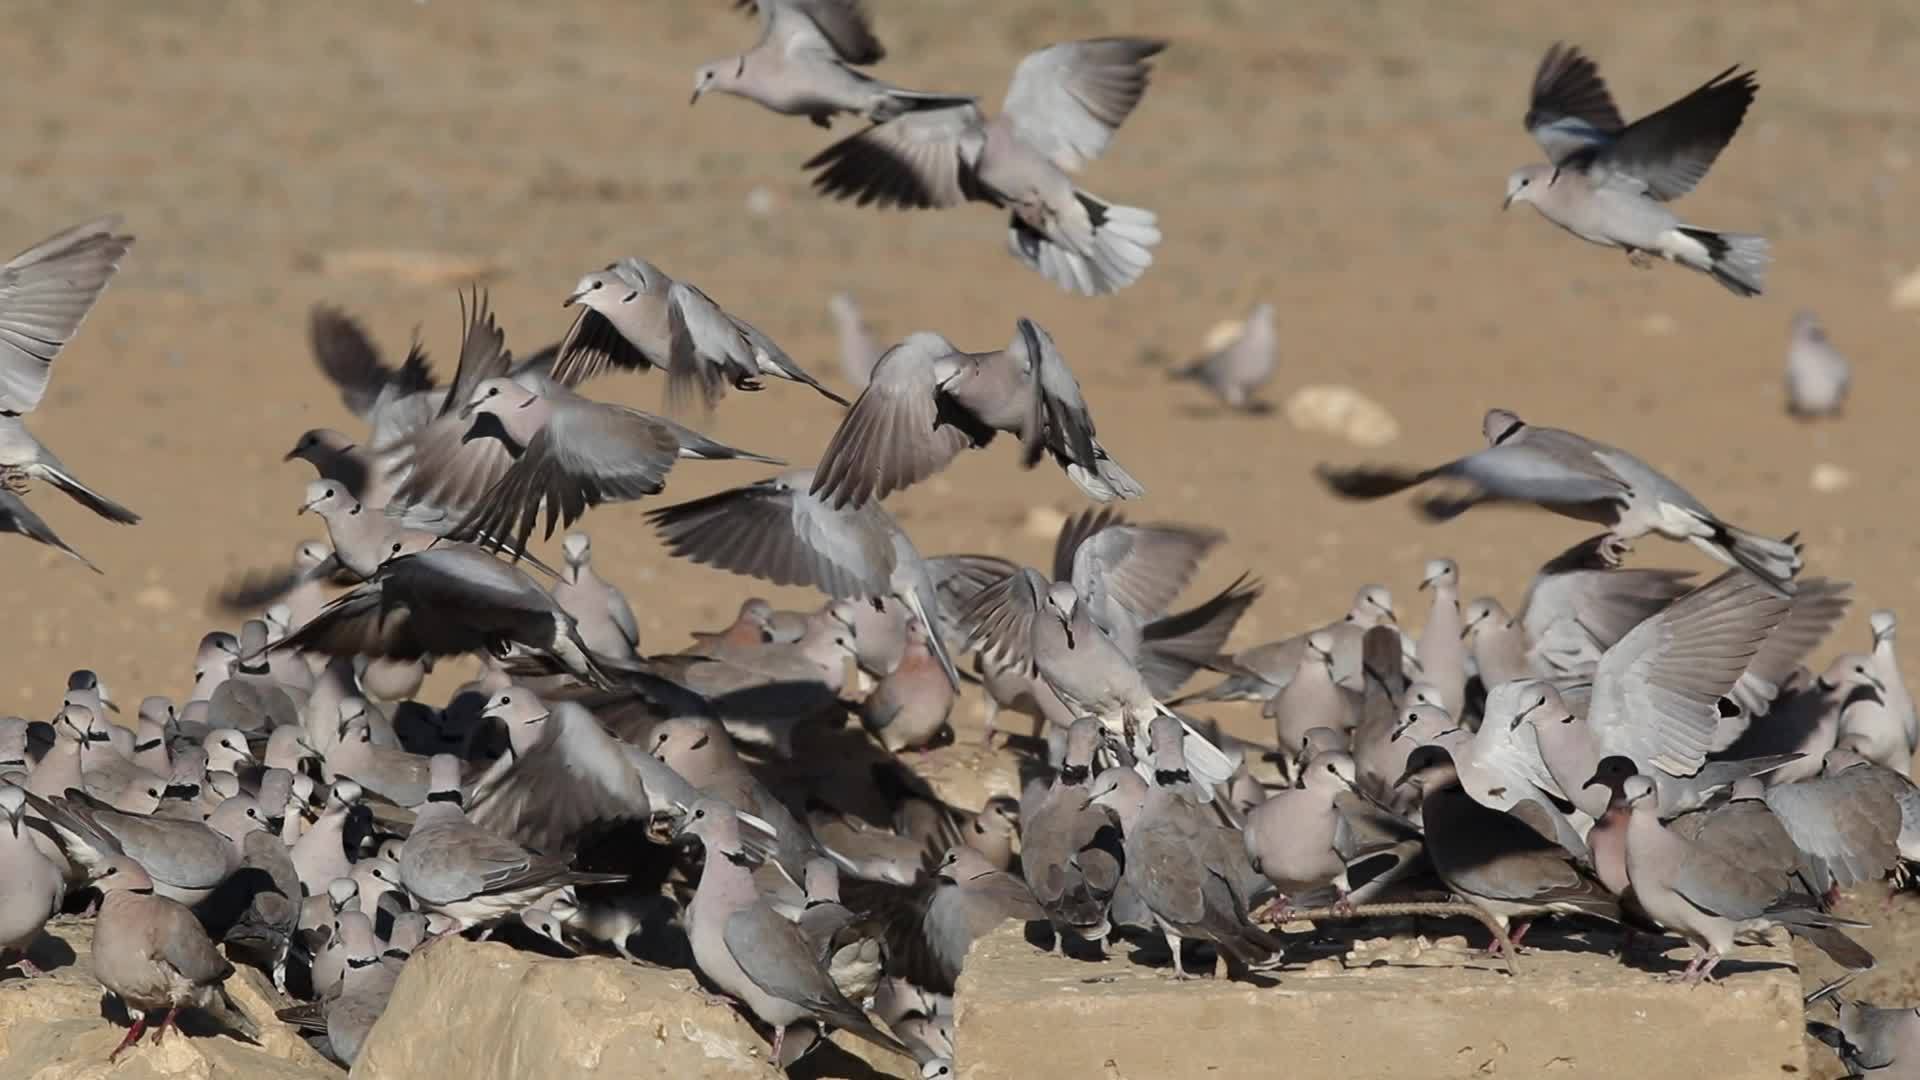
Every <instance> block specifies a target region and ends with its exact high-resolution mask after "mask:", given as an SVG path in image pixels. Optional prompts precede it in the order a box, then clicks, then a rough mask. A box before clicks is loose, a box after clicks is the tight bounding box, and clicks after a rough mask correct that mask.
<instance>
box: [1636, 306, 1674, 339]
mask: <svg viewBox="0 0 1920 1080" xmlns="http://www.w3.org/2000/svg"><path fill="white" fill-rule="evenodd" d="M1679 330H1680V324H1679V323H1678V322H1677V321H1675V320H1674V317H1673V316H1671V315H1668V314H1667V313H1665V312H1662V311H1656V312H1654V313H1653V314H1651V315H1647V316H1645V317H1644V318H1642V319H1641V320H1640V332H1641V333H1643V334H1645V335H1647V336H1648V337H1672V336H1673V335H1674V334H1676V333H1678V332H1679Z"/></svg>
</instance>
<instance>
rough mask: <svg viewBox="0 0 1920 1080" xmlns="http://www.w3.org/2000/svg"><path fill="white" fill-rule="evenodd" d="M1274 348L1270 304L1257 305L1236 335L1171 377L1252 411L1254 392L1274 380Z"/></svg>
mask: <svg viewBox="0 0 1920 1080" xmlns="http://www.w3.org/2000/svg"><path fill="white" fill-rule="evenodd" d="M1275 345H1276V338H1275V336H1274V330H1273V305H1272V304H1260V305H1259V306H1257V307H1255V308H1254V309H1253V313H1252V314H1250V315H1248V316H1247V321H1246V322H1245V323H1244V324H1243V325H1242V326H1241V327H1240V334H1239V336H1237V337H1235V338H1234V339H1233V340H1232V341H1231V342H1229V343H1227V344H1226V345H1225V346H1224V347H1222V348H1220V349H1218V350H1215V351H1214V352H1211V353H1208V354H1207V355H1206V356H1203V357H1201V358H1200V359H1199V360H1198V361H1196V362H1194V363H1193V364H1191V365H1189V366H1187V367H1184V368H1181V369H1179V370H1178V371H1175V372H1174V373H1173V374H1174V377H1175V378H1178V379H1186V380H1189V381H1191V382H1197V383H1199V384H1201V385H1202V386H1205V387H1206V388H1207V389H1208V390H1211V391H1213V395H1214V396H1215V397H1217V398H1219V399H1220V400H1221V401H1222V402H1224V403H1225V404H1226V405H1228V406H1229V407H1231V408H1235V409H1245V410H1249V411H1251V410H1253V409H1254V408H1255V407H1256V405H1257V402H1256V401H1255V400H1254V396H1253V395H1254V393H1255V391H1257V390H1259V389H1260V388H1261V387H1262V386H1265V385H1266V383H1267V380H1269V379H1271V378H1273V373H1274V370H1275V368H1276V367H1278V364H1277V363H1276V362H1275V360H1274V349H1275Z"/></svg>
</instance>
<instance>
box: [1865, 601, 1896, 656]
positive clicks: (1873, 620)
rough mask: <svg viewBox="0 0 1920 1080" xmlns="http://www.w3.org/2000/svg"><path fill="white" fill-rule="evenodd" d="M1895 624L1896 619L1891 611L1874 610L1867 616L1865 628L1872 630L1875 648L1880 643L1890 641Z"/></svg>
mask: <svg viewBox="0 0 1920 1080" xmlns="http://www.w3.org/2000/svg"><path fill="white" fill-rule="evenodd" d="M1897 626H1898V621H1897V620H1896V619H1895V618H1894V615H1893V612H1891V611H1884V610H1883V611H1876V612H1874V613H1873V614H1871V615H1869V616H1867V629H1869V630H1871V631H1873V644H1874V647H1875V648H1878V647H1879V646H1880V645H1882V644H1889V643H1891V642H1892V641H1893V635H1894V631H1895V629H1896V628H1897Z"/></svg>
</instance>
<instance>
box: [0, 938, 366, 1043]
mask: <svg viewBox="0 0 1920 1080" xmlns="http://www.w3.org/2000/svg"><path fill="white" fill-rule="evenodd" d="M92 945H93V921H92V920H91V919H78V918H61V919H57V920H55V921H54V922H53V923H52V924H50V925H49V926H48V927H47V933H46V935H44V936H42V937H41V939H40V940H39V941H38V942H37V943H35V945H34V947H33V949H32V950H31V952H30V953H29V955H30V956H32V957H33V959H34V962H35V963H37V964H40V965H41V966H42V967H43V968H45V969H46V970H47V972H48V977H47V978H44V979H17V978H9V979H7V980H5V981H4V982H0V1076H9V1077H15V1076H17V1077H33V1078H34V1080H77V1078H80V1077H85V1078H87V1080H101V1078H106V1077H120V1076H124V1077H139V1078H143V1080H145V1078H151V1077H176V1076H177V1077H192V1078H193V1080H339V1076H340V1070H339V1069H338V1068H335V1067H334V1066H333V1065H332V1064H330V1063H329V1062H328V1061H327V1060H326V1059H325V1058H322V1057H321V1056H320V1055H319V1054H317V1053H315V1052H314V1051H313V1049H312V1048H311V1047H309V1046H308V1045H307V1044H306V1042H305V1041H304V1040H302V1039H301V1038H300V1036H299V1033H298V1032H296V1031H294V1029H293V1028H291V1027H289V1026H288V1025H286V1024H283V1023H281V1022H280V1021H278V1020H276V1019H274V1015H273V1012H274V1010H275V1009H277V1008H282V1007H284V1005H285V1004H286V1003H285V1002H284V1001H282V1000H281V999H280V998H279V996H278V995H277V994H276V993H275V992H274V990H273V988H272V987H271V986H269V985H268V984H267V982H266V980H265V978H264V977H262V976H261V975H260V973H259V972H257V971H254V970H252V969H251V968H241V969H240V970H239V971H238V972H236V973H235V974H234V976H233V977H232V978H231V979H229V980H227V991H228V993H230V994H231V995H232V996H233V999H234V1003H235V1004H237V1005H239V1006H240V1008H241V1010H242V1011H243V1012H245V1013H246V1015H247V1017H248V1018H249V1019H251V1020H252V1021H253V1022H254V1023H255V1024H256V1025H258V1026H259V1028H260V1045H258V1046H249V1045H247V1044H246V1043H244V1042H241V1041H240V1040H238V1039H236V1038H234V1037H232V1036H230V1035H213V1034H202V1033H203V1032H205V1031H206V1030H207V1028H206V1024H207V1021H206V1020H204V1019H203V1018H201V1017H198V1016H196V1015H192V1014H183V1015H182V1020H184V1021H185V1026H186V1028H187V1030H189V1031H192V1032H194V1033H195V1034H193V1035H192V1036H186V1035H182V1034H180V1033H178V1032H173V1033H169V1034H168V1035H167V1038H166V1040H165V1041H163V1042H161V1043H160V1044H159V1045H157V1046H156V1045H154V1044H153V1042H152V1041H151V1040H152V1036H150V1035H148V1036H142V1038H141V1041H140V1044H139V1045H138V1046H134V1047H129V1048H128V1049H127V1051H126V1052H125V1053H123V1054H121V1055H120V1060H119V1061H117V1062H115V1063H114V1064H113V1065H111V1066H109V1065H108V1064H107V1055H109V1054H111V1053H113V1048H114V1047H115V1046H118V1045H119V1043H120V1039H121V1037H122V1036H124V1035H125V1034H126V1028H124V1027H121V1026H119V1025H118V1024H114V1023H110V1022H108V1021H107V1020H106V1019H105V1018H104V1017H103V1016H102V1012H101V1001H102V999H103V997H104V996H105V994H106V991H104V990H102V989H101V988H100V984H99V983H97V982H95V981H94V980H93V975H92V974H91V972H90V964H91V960H90V957H91V949H92ZM116 1014H117V1011H116Z"/></svg>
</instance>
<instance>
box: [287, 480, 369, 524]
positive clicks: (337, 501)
mask: <svg viewBox="0 0 1920 1080" xmlns="http://www.w3.org/2000/svg"><path fill="white" fill-rule="evenodd" d="M359 510H360V501H359V500H358V499H355V498H354V497H353V496H352V495H350V494H348V492H347V489H346V488H344V487H342V486H341V485H340V484H339V483H338V482H337V481H333V480H313V481H310V482H309V483H308V484H307V496H306V501H305V502H302V503H301V504H300V511H299V512H300V513H302V514H306V513H314V514H319V515H320V516H321V517H322V518H327V517H332V516H333V515H335V514H343V513H344V514H351V513H357V512H359Z"/></svg>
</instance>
